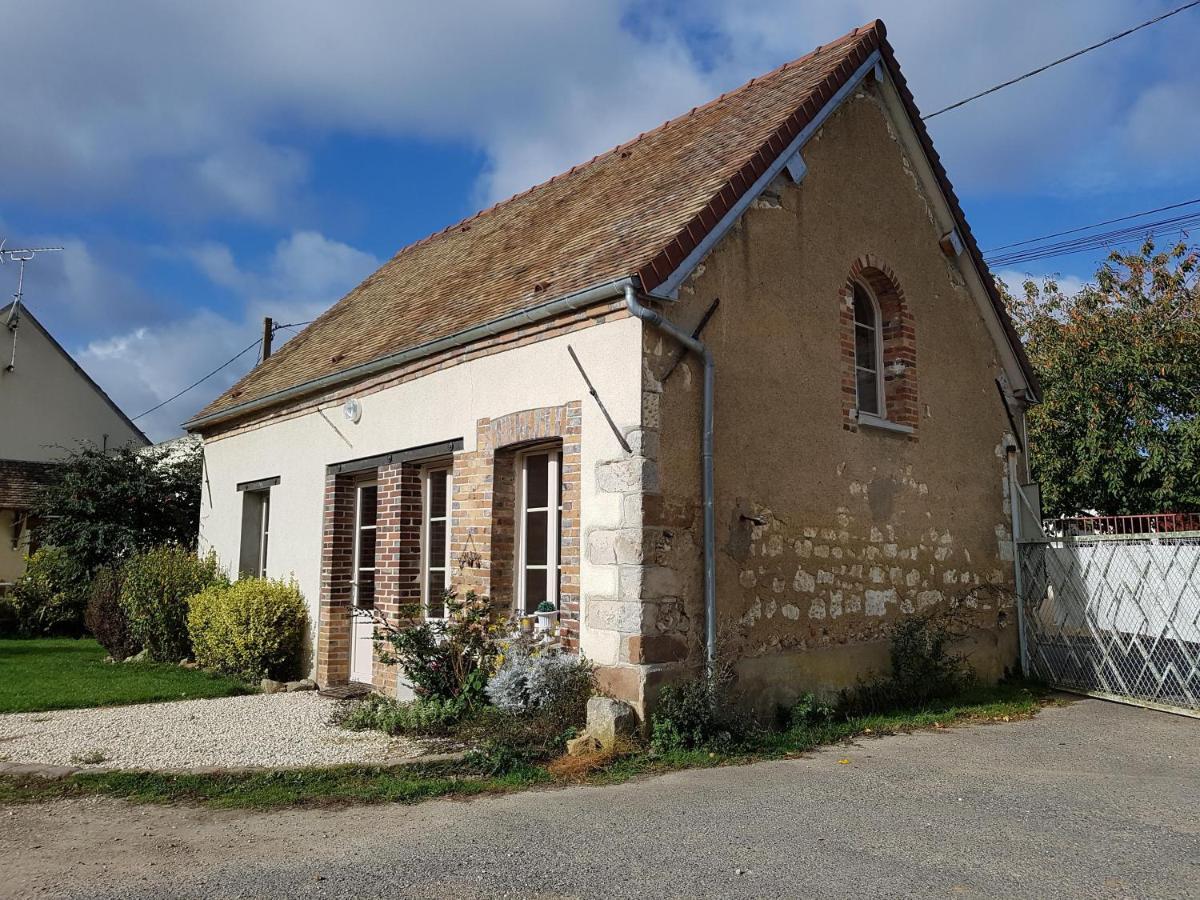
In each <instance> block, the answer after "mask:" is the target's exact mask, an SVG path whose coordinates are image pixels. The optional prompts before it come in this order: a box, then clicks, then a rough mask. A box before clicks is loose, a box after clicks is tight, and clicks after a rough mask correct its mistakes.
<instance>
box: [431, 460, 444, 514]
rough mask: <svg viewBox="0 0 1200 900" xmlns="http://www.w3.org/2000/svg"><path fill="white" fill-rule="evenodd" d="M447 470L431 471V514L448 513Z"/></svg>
mask: <svg viewBox="0 0 1200 900" xmlns="http://www.w3.org/2000/svg"><path fill="white" fill-rule="evenodd" d="M446 474H447V473H446V470H445V469H442V470H441V471H440V472H430V473H429V515H430V516H444V515H446Z"/></svg>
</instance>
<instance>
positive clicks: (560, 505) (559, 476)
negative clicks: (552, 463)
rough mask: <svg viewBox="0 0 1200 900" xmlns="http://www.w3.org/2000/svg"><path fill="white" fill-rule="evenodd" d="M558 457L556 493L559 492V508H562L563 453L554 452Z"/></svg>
mask: <svg viewBox="0 0 1200 900" xmlns="http://www.w3.org/2000/svg"><path fill="white" fill-rule="evenodd" d="M554 455H555V456H556V457H557V458H558V484H556V485H555V488H556V493H557V494H558V501H557V503H558V508H559V509H562V454H561V453H556V454H554Z"/></svg>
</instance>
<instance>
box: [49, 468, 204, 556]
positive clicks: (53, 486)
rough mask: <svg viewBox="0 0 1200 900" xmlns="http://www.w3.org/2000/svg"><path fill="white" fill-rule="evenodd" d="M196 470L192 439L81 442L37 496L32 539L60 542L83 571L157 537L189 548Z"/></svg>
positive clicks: (196, 513)
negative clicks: (103, 445)
mask: <svg viewBox="0 0 1200 900" xmlns="http://www.w3.org/2000/svg"><path fill="white" fill-rule="evenodd" d="M200 473H201V455H200V449H199V447H196V448H189V449H187V450H178V449H176V450H174V451H167V450H164V449H160V448H154V447H151V448H149V449H143V450H137V449H134V448H132V447H123V448H120V449H117V450H107V451H105V450H100V449H98V448H96V447H93V446H86V445H84V446H81V447H80V449H79V450H77V451H75V452H74V453H72V454H71V455H70V456H69V457H68V458H67V459H66V461H65V462H64V463H63V464H62V465H61V466H58V467H57V468H56V470H55V472H54V476H53V480H52V481H51V482H50V483H49V484H48V485H47V486H46V487H45V488H43V489H42V491H41V492H40V494H39V496H38V498H37V501H36V512H37V515H38V516H39V518H40V520H41V522H42V524H41V526H40V529H39V535H38V537H39V541H40V542H41V543H42V544H47V545H53V546H56V547H60V548H62V549H63V550H64V551H65V552H66V553H67V554H68V555H69V556H70V557H71V558H72V559H74V560H75V561H76V562H78V563H79V564H80V565H81V566H83V567H84V569H86V571H87V572H88V573H89V574H90V573H92V572H94V571H95V570H96V569H98V568H100V567H101V566H114V567H115V566H119V565H120V564H121V563H123V562H124V561H125V560H126V559H128V558H129V557H130V556H132V555H133V554H134V553H136V552H138V551H140V550H148V549H150V548H151V547H158V546H162V545H163V544H177V545H179V546H182V547H186V548H188V549H195V546H196V537H197V532H198V528H199V519H200Z"/></svg>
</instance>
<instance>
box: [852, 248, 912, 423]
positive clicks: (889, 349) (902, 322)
mask: <svg viewBox="0 0 1200 900" xmlns="http://www.w3.org/2000/svg"><path fill="white" fill-rule="evenodd" d="M855 282H858V283H859V284H861V285H863V286H864V287H866V288H867V289H868V290H869V291H870V292H871V294H872V295H873V296H874V297H875V300H876V301H877V302H878V303H879V313H880V322H879V326H880V331H881V337H882V344H883V358H882V359H881V360H880V362H881V364H882V366H883V393H884V396H883V401H884V417H885V418H886V420H887V421H889V422H893V423H895V424H897V425H904V426H906V427H907V428H910V429H912V431H911V433H909V434H908V438H909V440H916V439H917V428H918V426H919V425H920V414H919V407H918V405H917V340H916V330H915V328H914V326H913V318H912V313H911V312H910V311H909V308H908V303H907V302H906V301H905V299H904V289H903V288H901V287H900V282H899V281H898V280H897V278H896V275H895V273H894V272H893V271H892V269H891V267H889V266H888V265H886V264H885V263H883V262H882V261H880V260H879V259H878V258H876V257H874V256H871V255H867V256H862V257H859V258H858V259H857V260H855V261H854V265H852V266H851V267H850V274H849V277H848V278H847V279H846V283H845V284H844V285H842V287H841V289H840V290H839V291H838V298H839V300H840V301H841V302H840V306H839V308H840V335H839V341H840V346H841V357H842V427H843V428H845V429H846V430H848V431H857V430H858V428H859V423H858V419H857V418H856V417H855V408H856V406H857V404H858V400H857V393H856V388H855V378H854V283H855Z"/></svg>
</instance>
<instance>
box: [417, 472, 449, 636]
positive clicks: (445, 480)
mask: <svg viewBox="0 0 1200 900" xmlns="http://www.w3.org/2000/svg"><path fill="white" fill-rule="evenodd" d="M424 480H425V485H424V490H423V491H422V502H423V511H422V527H421V533H422V541H421V547H422V550H423V554H422V559H421V565H422V569H423V571H422V575H421V585H422V598H423V600H424V603H425V615H426V617H427V618H430V619H444V618H446V599H445V596H444V595H445V592H446V591H447V590H449V588H450V470H449V469H447V468H430V469H426V470H425V479H424Z"/></svg>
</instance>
